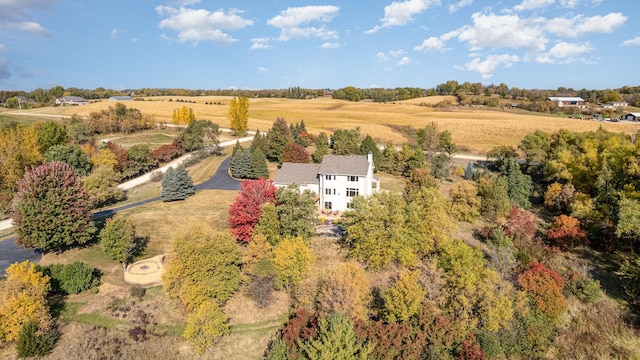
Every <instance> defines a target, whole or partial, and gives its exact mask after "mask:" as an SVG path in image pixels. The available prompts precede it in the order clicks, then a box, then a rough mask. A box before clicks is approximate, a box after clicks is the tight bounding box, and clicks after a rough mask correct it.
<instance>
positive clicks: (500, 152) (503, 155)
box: [487, 145, 518, 169]
mask: <svg viewBox="0 0 640 360" xmlns="http://www.w3.org/2000/svg"><path fill="white" fill-rule="evenodd" d="M487 158H490V159H493V161H494V166H495V167H496V168H498V169H500V168H501V167H502V165H503V164H504V163H505V161H506V160H507V159H517V158H518V151H517V150H516V149H515V148H514V147H513V146H509V145H500V146H496V147H494V148H492V149H491V150H489V151H487Z"/></svg>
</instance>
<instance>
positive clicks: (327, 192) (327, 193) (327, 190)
mask: <svg viewBox="0 0 640 360" xmlns="http://www.w3.org/2000/svg"><path fill="white" fill-rule="evenodd" d="M334 191H335V190H334ZM324 194H325V195H331V189H324Z"/></svg>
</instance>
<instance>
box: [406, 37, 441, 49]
mask: <svg viewBox="0 0 640 360" xmlns="http://www.w3.org/2000/svg"><path fill="white" fill-rule="evenodd" d="M445 45H446V43H445V42H444V41H443V40H442V39H441V38H437V37H435V36H431V37H430V38H428V39H425V40H424V41H423V42H422V44H420V45H418V46H416V47H414V48H413V51H425V52H440V51H444V50H447V49H446V48H445Z"/></svg>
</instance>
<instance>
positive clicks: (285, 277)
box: [271, 237, 313, 290]
mask: <svg viewBox="0 0 640 360" xmlns="http://www.w3.org/2000/svg"><path fill="white" fill-rule="evenodd" d="M312 260H313V252H312V250H311V249H310V248H309V247H308V246H307V244H306V243H305V242H304V240H302V238H301V237H295V238H285V239H284V240H282V241H281V242H280V243H279V244H278V246H277V247H276V248H275V249H274V250H273V258H272V260H271V261H272V263H273V270H274V272H275V285H276V286H277V287H278V288H284V289H287V290H290V289H291V288H293V287H295V286H296V285H297V284H298V283H299V282H300V281H301V280H302V279H303V278H304V277H305V276H306V274H307V273H308V272H309V270H310V267H311V262H312Z"/></svg>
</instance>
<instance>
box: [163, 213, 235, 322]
mask: <svg viewBox="0 0 640 360" xmlns="http://www.w3.org/2000/svg"><path fill="white" fill-rule="evenodd" d="M172 240H173V247H172V249H171V252H170V254H169V261H168V265H167V267H166V269H165V272H164V273H163V274H162V280H163V289H164V291H165V292H166V293H167V295H168V296H169V297H170V298H171V299H174V300H177V301H179V302H180V303H181V304H182V305H184V306H185V307H186V308H187V309H189V310H190V311H194V310H195V309H198V308H199V307H200V305H201V304H203V303H204V302H205V301H209V300H213V301H218V303H220V304H223V303H224V302H226V301H227V300H228V299H229V298H230V297H231V295H233V293H234V292H235V291H236V290H237V289H238V287H239V286H240V282H241V274H240V264H241V259H242V253H241V252H240V250H239V249H238V245H237V244H236V241H235V239H234V238H233V236H231V235H230V234H228V233H223V232H214V231H213V230H212V229H211V228H208V227H205V226H202V225H193V226H190V228H189V229H188V230H185V231H182V232H181V233H179V234H178V235H176V236H175V237H174V238H173V239H172Z"/></svg>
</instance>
